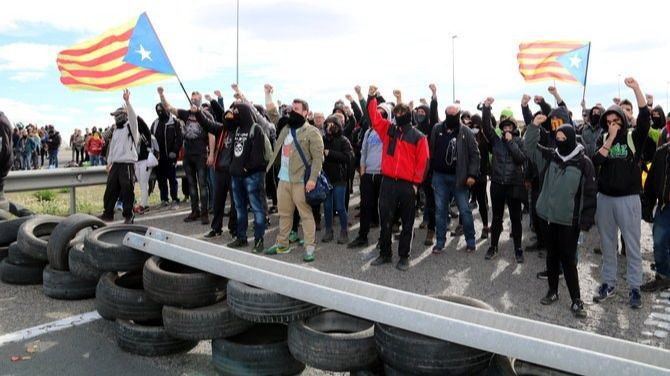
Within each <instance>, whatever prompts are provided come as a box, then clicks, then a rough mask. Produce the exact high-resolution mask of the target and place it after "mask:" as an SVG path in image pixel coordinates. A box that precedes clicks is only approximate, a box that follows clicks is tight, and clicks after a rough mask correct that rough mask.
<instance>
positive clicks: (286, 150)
mask: <svg viewBox="0 0 670 376" xmlns="http://www.w3.org/2000/svg"><path fill="white" fill-rule="evenodd" d="M291 154H293V135H291V133H290V132H289V133H288V134H287V135H286V138H285V139H284V145H282V148H281V168H280V169H279V180H281V181H284V182H290V181H291V179H290V175H289V160H290V159H291Z"/></svg>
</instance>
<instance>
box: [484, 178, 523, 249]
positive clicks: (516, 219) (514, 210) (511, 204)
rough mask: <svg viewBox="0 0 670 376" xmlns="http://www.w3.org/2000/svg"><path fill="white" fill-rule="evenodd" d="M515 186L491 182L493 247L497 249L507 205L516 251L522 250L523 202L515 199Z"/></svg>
mask: <svg viewBox="0 0 670 376" xmlns="http://www.w3.org/2000/svg"><path fill="white" fill-rule="evenodd" d="M514 189H515V186H514V185H503V184H498V183H494V182H491V209H492V211H493V221H492V223H491V246H492V247H497V246H498V240H499V239H500V233H501V232H502V227H503V214H504V213H505V204H507V210H508V211H509V217H510V220H511V221H512V239H514V249H515V250H516V249H520V248H521V231H522V228H521V200H520V199H518V198H516V197H514Z"/></svg>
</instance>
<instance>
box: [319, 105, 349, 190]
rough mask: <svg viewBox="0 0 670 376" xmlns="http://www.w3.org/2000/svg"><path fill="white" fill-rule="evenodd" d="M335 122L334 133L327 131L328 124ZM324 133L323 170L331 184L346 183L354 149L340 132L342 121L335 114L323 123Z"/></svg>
mask: <svg viewBox="0 0 670 376" xmlns="http://www.w3.org/2000/svg"><path fill="white" fill-rule="evenodd" d="M331 123H332V124H335V125H336V127H337V130H336V131H335V133H333V134H330V133H329V132H328V128H327V127H328V125H329V124H331ZM324 127H325V128H326V135H325V136H324V137H323V149H324V150H328V154H327V155H326V157H325V158H324V161H323V167H322V168H323V172H324V173H325V174H326V176H327V177H328V180H329V182H330V184H332V185H346V184H347V182H348V180H349V179H348V171H349V166H350V165H351V163H352V161H353V159H354V151H353V148H352V146H351V143H350V142H349V140H348V139H347V138H346V137H345V136H344V135H343V134H342V123H341V122H340V119H339V118H338V117H337V116H334V115H331V116H329V117H328V119H326V122H325V123H324Z"/></svg>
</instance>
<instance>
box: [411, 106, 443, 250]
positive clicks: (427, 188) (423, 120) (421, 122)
mask: <svg viewBox="0 0 670 376" xmlns="http://www.w3.org/2000/svg"><path fill="white" fill-rule="evenodd" d="M433 107H434V109H435V110H434V111H431V109H432V108H433ZM415 118H416V128H417V129H418V130H419V131H421V133H423V134H424V135H426V137H427V138H428V144H429V145H430V141H431V137H432V133H433V126H434V125H435V124H437V123H439V122H440V119H439V117H438V115H437V98H436V97H435V96H433V98H432V101H431V107H428V106H426V105H425V104H422V105H420V106H419V107H417V109H416V115H415ZM432 179H433V171H432V168H431V166H430V164H428V172H427V174H426V179H424V181H423V183H421V190H422V191H423V193H424V196H425V197H426V202H425V204H424V207H423V221H422V222H421V224H420V225H419V228H427V229H428V231H426V239H425V240H424V242H423V243H424V245H426V246H430V245H433V239H434V238H435V195H434V193H433V186H432Z"/></svg>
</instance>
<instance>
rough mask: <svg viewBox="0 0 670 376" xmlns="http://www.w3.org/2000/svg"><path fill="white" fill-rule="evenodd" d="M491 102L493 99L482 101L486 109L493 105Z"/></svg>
mask: <svg viewBox="0 0 670 376" xmlns="http://www.w3.org/2000/svg"><path fill="white" fill-rule="evenodd" d="M493 102H495V99H493V97H487V98H486V99H485V100H484V105H485V106H487V107H491V105H492V104H493Z"/></svg>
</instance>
